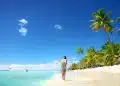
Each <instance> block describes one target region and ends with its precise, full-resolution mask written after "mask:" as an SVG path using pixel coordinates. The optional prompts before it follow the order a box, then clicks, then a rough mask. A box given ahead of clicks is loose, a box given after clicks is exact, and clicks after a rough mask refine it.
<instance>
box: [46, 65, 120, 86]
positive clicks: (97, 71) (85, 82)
mask: <svg viewBox="0 0 120 86" xmlns="http://www.w3.org/2000/svg"><path fill="white" fill-rule="evenodd" d="M45 86H120V65H115V66H109V67H99V68H92V69H85V70H75V71H68V72H67V75H66V81H63V80H62V79H61V75H60V74H56V75H54V76H53V78H52V79H51V80H48V81H47V83H46V84H45Z"/></svg>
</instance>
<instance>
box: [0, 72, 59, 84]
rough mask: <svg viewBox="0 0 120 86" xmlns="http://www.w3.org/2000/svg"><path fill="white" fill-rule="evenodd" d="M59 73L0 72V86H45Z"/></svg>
mask: <svg viewBox="0 0 120 86" xmlns="http://www.w3.org/2000/svg"><path fill="white" fill-rule="evenodd" d="M56 73H58V72H57V71H28V72H24V71H0V86H44V83H45V82H46V81H47V80H49V79H50V78H51V77H52V76H53V75H54V74H56Z"/></svg>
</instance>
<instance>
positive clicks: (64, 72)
mask: <svg viewBox="0 0 120 86" xmlns="http://www.w3.org/2000/svg"><path fill="white" fill-rule="evenodd" d="M65 76H66V70H64V71H63V80H65Z"/></svg>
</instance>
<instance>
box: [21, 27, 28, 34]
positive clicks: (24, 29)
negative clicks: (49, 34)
mask: <svg viewBox="0 0 120 86" xmlns="http://www.w3.org/2000/svg"><path fill="white" fill-rule="evenodd" d="M19 32H20V33H21V35H22V36H26V35H27V28H24V27H21V28H20V29H19Z"/></svg>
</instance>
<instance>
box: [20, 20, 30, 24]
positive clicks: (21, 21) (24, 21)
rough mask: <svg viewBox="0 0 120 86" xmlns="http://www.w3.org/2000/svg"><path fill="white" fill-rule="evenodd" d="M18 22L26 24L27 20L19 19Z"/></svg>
mask: <svg viewBox="0 0 120 86" xmlns="http://www.w3.org/2000/svg"><path fill="white" fill-rule="evenodd" d="M19 22H20V23H21V24H24V25H25V24H28V21H27V20H26V19H21V20H19Z"/></svg>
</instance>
